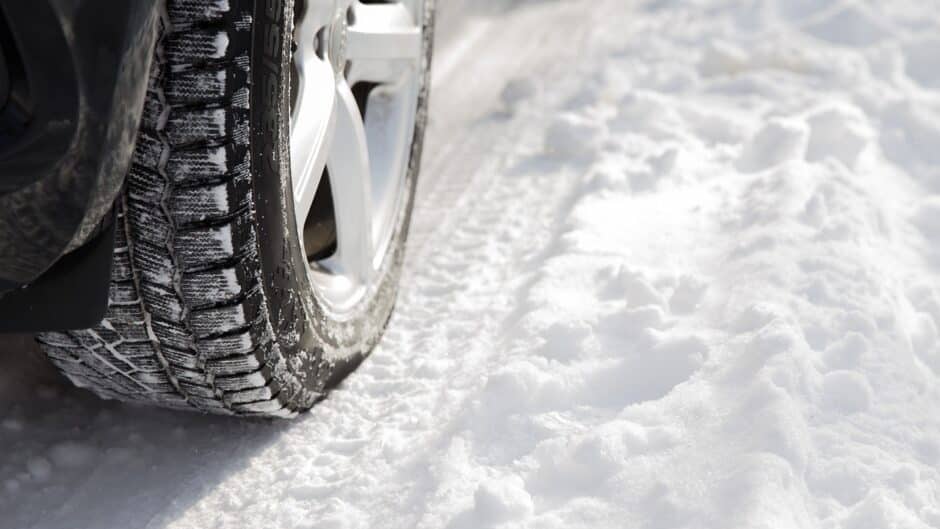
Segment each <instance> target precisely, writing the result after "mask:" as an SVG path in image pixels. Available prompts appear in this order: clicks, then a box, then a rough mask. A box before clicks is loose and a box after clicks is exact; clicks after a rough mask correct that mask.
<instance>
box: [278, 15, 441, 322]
mask: <svg viewBox="0 0 940 529" xmlns="http://www.w3.org/2000/svg"><path fill="white" fill-rule="evenodd" d="M294 13H295V30H294V45H295V50H294V55H293V73H294V76H293V78H292V89H291V135H290V159H291V178H292V186H293V195H294V209H295V212H296V217H297V225H298V233H300V234H302V235H301V244H302V246H303V248H304V253H305V255H306V256H307V262H308V267H307V274H308V277H309V279H310V283H311V285H312V287H313V290H314V295H315V296H316V297H317V299H319V300H320V302H321V305H323V307H324V309H325V310H327V311H328V312H329V313H330V315H331V316H333V317H334V318H337V319H344V318H345V317H350V316H351V315H352V314H353V313H354V312H355V309H356V307H358V306H360V305H361V303H362V301H363V300H366V299H368V297H369V295H370V293H372V292H374V291H375V289H376V285H377V283H378V281H379V280H380V274H381V270H382V268H383V264H384V260H385V256H386V255H387V254H388V253H389V252H388V250H389V244H390V241H391V239H392V236H393V234H394V232H395V230H396V228H397V226H398V224H399V222H400V219H401V218H402V214H401V213H402V209H403V207H404V204H405V200H404V193H405V191H406V186H407V182H406V180H407V169H408V167H407V165H408V160H409V154H410V151H411V144H412V139H413V136H414V129H415V114H416V111H417V105H418V96H419V91H420V88H421V86H420V83H421V78H422V75H423V72H422V71H421V66H422V57H423V55H424V50H423V46H424V38H423V35H422V28H423V20H424V0H402V1H397V2H381V3H380V2H376V1H369V2H367V1H363V0H306V1H300V0H298V1H297V3H296V4H295V7H294Z"/></svg>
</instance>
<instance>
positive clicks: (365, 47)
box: [346, 3, 422, 61]
mask: <svg viewBox="0 0 940 529" xmlns="http://www.w3.org/2000/svg"><path fill="white" fill-rule="evenodd" d="M354 10H355V11H354V13H355V16H354V19H353V24H352V25H351V26H349V37H348V44H347V51H346V55H347V57H348V58H349V59H350V60H351V61H355V60H356V59H367V60H368V59H380V60H394V59H407V60H415V61H416V60H417V59H418V58H419V57H420V56H421V45H422V42H421V40H422V39H421V29H420V28H419V27H418V24H416V23H415V21H414V19H413V17H412V15H411V12H410V11H409V10H408V8H407V7H405V6H404V5H403V4H399V3H395V4H356V5H355V6H354Z"/></svg>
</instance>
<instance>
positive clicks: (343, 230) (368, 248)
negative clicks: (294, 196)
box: [327, 81, 373, 281]
mask: <svg viewBox="0 0 940 529" xmlns="http://www.w3.org/2000/svg"><path fill="white" fill-rule="evenodd" d="M337 86H338V90H337V100H336V130H335V133H334V141H333V148H332V149H330V153H329V158H328V160H327V166H328V168H329V172H330V186H331V187H332V190H333V208H334V215H335V218H336V237H337V243H336V247H337V251H336V256H335V257H334V258H333V261H334V262H333V263H329V266H330V267H336V266H337V265H338V267H339V268H340V270H341V271H342V272H344V273H348V274H350V275H351V276H353V277H357V278H359V279H360V280H362V281H366V280H367V279H368V277H369V275H370V274H371V273H372V257H373V256H372V252H373V244H372V198H371V197H372V176H371V172H370V168H369V152H368V147H367V145H366V133H365V128H364V126H363V121H362V115H361V114H360V112H359V107H358V105H357V104H356V98H355V97H354V96H353V93H352V90H351V89H350V88H349V85H348V84H347V83H346V82H345V81H340V82H339V84H338V85H337Z"/></svg>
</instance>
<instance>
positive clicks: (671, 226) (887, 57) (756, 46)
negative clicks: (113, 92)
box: [0, 0, 940, 529]
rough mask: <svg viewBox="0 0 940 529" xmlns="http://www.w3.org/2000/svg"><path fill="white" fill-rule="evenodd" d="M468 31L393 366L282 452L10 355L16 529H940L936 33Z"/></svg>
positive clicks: (454, 64) (932, 27) (330, 407)
mask: <svg viewBox="0 0 940 529" xmlns="http://www.w3.org/2000/svg"><path fill="white" fill-rule="evenodd" d="M441 4H442V6H443V9H444V10H445V12H444V13H442V15H443V16H444V19H443V20H442V23H443V24H444V27H443V28H441V31H440V32H439V34H440V35H442V36H443V37H442V38H443V39H444V40H442V42H441V46H440V50H439V53H438V55H439V57H441V59H440V61H439V64H443V65H444V66H445V67H444V68H443V69H441V70H438V71H437V72H436V73H435V76H434V83H435V92H434V102H433V108H432V112H431V119H432V123H431V126H430V130H429V141H428V146H427V150H426V159H425V170H424V174H423V178H424V180H423V182H422V184H421V189H420V191H419V202H418V204H419V207H418V210H417V212H416V216H415V224H414V229H413V235H412V240H411V248H410V250H409V257H408V262H407V264H406V272H405V277H404V283H403V289H402V292H401V298H400V300H399V303H398V306H397V308H396V313H395V316H394V317H393V319H392V321H391V323H390V326H389V329H388V332H387V335H386V337H385V339H384V340H383V342H382V343H381V344H380V346H379V347H378V349H377V350H376V351H375V354H374V355H373V356H372V357H371V358H370V359H369V360H368V362H366V364H365V365H364V366H363V367H362V368H361V369H360V370H359V371H358V372H357V373H356V374H355V375H353V376H352V377H351V378H350V379H349V380H348V381H347V382H346V383H345V384H344V386H343V387H342V388H341V389H340V390H338V391H337V392H335V393H334V394H333V395H332V396H331V397H330V399H328V400H327V401H326V402H324V403H322V404H320V405H319V406H318V407H317V408H316V409H315V410H314V411H313V412H311V413H310V414H308V415H306V416H304V417H302V418H300V419H299V420H297V421H294V422H291V423H286V422H285V423H275V424H268V423H258V422H236V421H232V420H228V419H221V418H206V417H201V416H195V415H180V414H178V413H173V412H167V411H161V410H151V409H141V408H135V407H131V406H126V405H122V404H118V403H114V402H103V401H98V400H96V399H94V398H92V397H91V396H89V395H88V394H87V393H85V392H83V391H81V390H77V389H73V388H71V387H70V386H69V385H68V384H67V383H66V382H64V381H63V380H61V378H60V377H58V375H56V374H55V373H53V372H52V371H51V369H50V368H49V367H48V365H47V364H46V363H45V362H44V361H43V360H42V359H41V358H39V357H38V356H36V355H35V354H34V353H31V352H30V351H31V348H30V346H29V345H28V344H27V342H26V341H25V340H23V339H5V341H4V348H5V349H11V351H10V352H11V353H12V354H5V355H0V446H3V448H4V451H3V454H2V455H0V483H2V484H3V487H2V488H0V512H2V513H3V516H2V517H0V527H2V528H7V527H9V528H11V529H13V528H16V529H19V528H25V527H30V528H43V529H45V528H50V529H51V528H60V527H61V528H74V527H95V528H102V529H110V528H119V527H120V528H124V527H147V528H200V529H204V528H241V527H279V528H288V529H289V528H312V527H336V528H359V527H362V528H366V527H391V528H398V527H401V528H414V527H418V528H439V527H440V528H453V529H461V528H478V527H538V528H552V527H579V528H580V527H584V528H605V527H636V528H696V529H698V528H716V529H718V528H721V529H724V528H729V527H731V528H736V527H747V528H762V527H765V528H774V529H780V528H814V529H815V528H838V529H862V528H879V529H881V528H890V527H897V528H902V527H903V528H918V527H924V528H926V527H938V526H940V471H938V464H940V416H938V414H937V413H936V410H937V409H938V408H940V332H938V329H940V169H938V167H940V81H938V79H940V77H938V74H937V69H936V68H935V67H934V66H935V65H936V64H938V63H940V47H938V46H937V45H936V43H937V39H936V36H935V35H937V34H938V33H937V32H938V30H940V17H938V15H937V9H936V7H937V6H936V5H935V4H932V3H930V2H915V1H912V0H897V1H892V2H874V1H868V2H865V1H837V0H832V1H810V0H789V1H788V0H759V1H748V2H740V1H736V0H735V1H732V0H697V1H695V2H675V1H670V0H658V1H653V2H625V1H624V0H590V1H588V0H571V1H567V2H549V1H534V0H533V1H525V2H516V3H505V2H496V1H495V0H492V1H488V2H472V1H471V2H467V1H464V2H456V1H455V2H452V3H450V4H448V3H447V2H441ZM448 6H450V9H451V11H450V12H448V11H447V9H448ZM458 15H459V16H458ZM506 28H513V30H512V31H507V30H506Z"/></svg>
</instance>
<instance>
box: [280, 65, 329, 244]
mask: <svg viewBox="0 0 940 529" xmlns="http://www.w3.org/2000/svg"><path fill="white" fill-rule="evenodd" d="M298 59H301V60H300V61H299V62H298V63H297V64H298V72H299V79H298V83H299V84H298V91H297V102H296V105H295V108H294V115H293V116H292V120H291V138H290V141H291V177H292V179H293V187H294V200H295V203H294V208H295V213H296V215H297V223H298V227H299V229H300V231H301V233H302V232H303V226H304V221H305V220H306V218H307V215H308V213H309V212H310V207H311V206H312V205H313V199H314V197H315V196H316V193H317V187H318V186H319V185H320V178H321V176H322V175H323V168H324V167H325V166H326V161H327V153H328V152H329V151H330V149H331V147H332V143H333V136H334V132H333V131H334V130H335V123H336V114H337V112H336V107H337V101H336V77H335V76H334V74H333V68H332V67H331V66H330V65H329V64H328V63H326V62H324V61H322V60H320V59H319V58H318V57H317V56H316V54H315V53H313V51H312V50H311V51H308V52H305V53H304V54H303V56H302V57H299V58H298Z"/></svg>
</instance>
